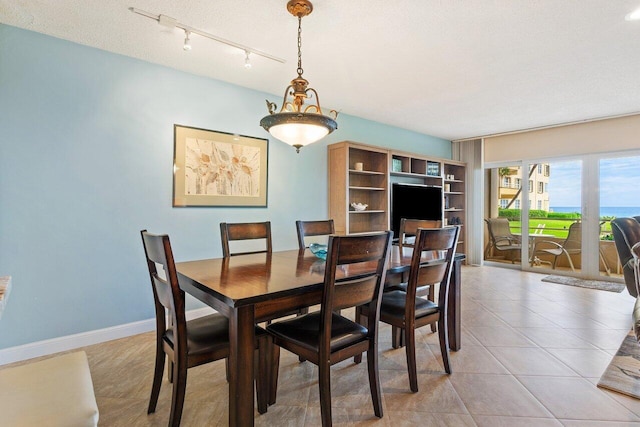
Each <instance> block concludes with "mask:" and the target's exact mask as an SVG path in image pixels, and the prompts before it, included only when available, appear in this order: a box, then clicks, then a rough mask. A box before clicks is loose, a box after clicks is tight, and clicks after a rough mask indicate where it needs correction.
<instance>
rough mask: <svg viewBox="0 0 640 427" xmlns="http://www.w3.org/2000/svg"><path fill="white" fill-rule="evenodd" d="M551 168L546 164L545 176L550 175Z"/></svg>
mask: <svg viewBox="0 0 640 427" xmlns="http://www.w3.org/2000/svg"><path fill="white" fill-rule="evenodd" d="M550 169H551V168H550V167H549V165H544V176H549V173H550Z"/></svg>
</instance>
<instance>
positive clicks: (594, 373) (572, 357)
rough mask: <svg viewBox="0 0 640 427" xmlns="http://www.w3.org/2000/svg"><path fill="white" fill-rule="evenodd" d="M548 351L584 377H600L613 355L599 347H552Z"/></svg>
mask: <svg viewBox="0 0 640 427" xmlns="http://www.w3.org/2000/svg"><path fill="white" fill-rule="evenodd" d="M547 351H548V352H549V353H551V354H553V355H554V356H555V357H557V358H558V359H560V360H561V361H562V362H564V363H565V365H567V366H570V367H571V369H573V370H574V371H576V372H577V373H578V374H580V375H582V376H583V377H600V375H602V373H603V372H604V370H605V369H607V366H609V362H611V355H610V354H608V353H606V352H604V351H602V350H599V349H593V350H590V349H575V348H550V349H547Z"/></svg>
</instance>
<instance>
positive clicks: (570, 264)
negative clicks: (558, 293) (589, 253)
mask: <svg viewBox="0 0 640 427" xmlns="http://www.w3.org/2000/svg"><path fill="white" fill-rule="evenodd" d="M564 253H565V254H566V255H567V259H568V260H569V266H570V267H571V271H576V269H575V268H573V261H572V260H571V255H569V252H567V251H565V252H564Z"/></svg>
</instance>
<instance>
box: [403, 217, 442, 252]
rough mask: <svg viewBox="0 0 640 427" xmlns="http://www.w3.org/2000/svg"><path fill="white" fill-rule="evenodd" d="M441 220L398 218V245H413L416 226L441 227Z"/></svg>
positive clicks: (416, 230)
mask: <svg viewBox="0 0 640 427" xmlns="http://www.w3.org/2000/svg"><path fill="white" fill-rule="evenodd" d="M441 227H442V221H440V220H431V219H410V218H400V229H399V231H398V246H399V247H400V249H402V248H403V247H405V246H406V247H413V244H414V241H415V237H416V235H417V234H418V228H441Z"/></svg>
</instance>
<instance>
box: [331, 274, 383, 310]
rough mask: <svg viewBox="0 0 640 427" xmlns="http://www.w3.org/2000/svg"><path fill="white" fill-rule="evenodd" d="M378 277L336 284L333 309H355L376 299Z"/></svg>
mask: <svg viewBox="0 0 640 427" xmlns="http://www.w3.org/2000/svg"><path fill="white" fill-rule="evenodd" d="M377 280H378V276H368V277H364V278H362V279H357V280H353V281H349V282H336V287H335V293H334V298H333V309H334V310H342V309H343V308H349V307H356V306H359V305H363V304H366V303H368V302H370V301H372V300H374V299H375V298H376V291H377V287H376V286H377Z"/></svg>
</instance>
